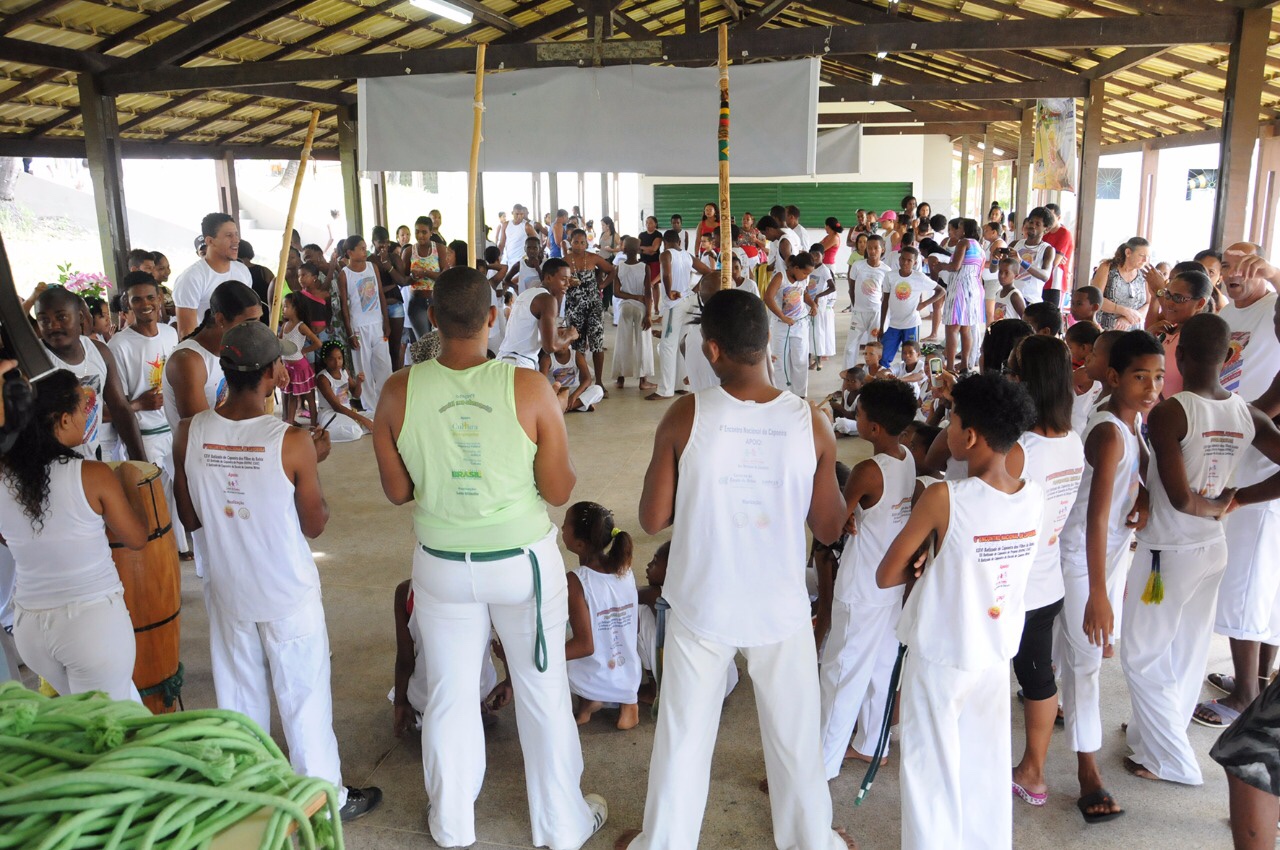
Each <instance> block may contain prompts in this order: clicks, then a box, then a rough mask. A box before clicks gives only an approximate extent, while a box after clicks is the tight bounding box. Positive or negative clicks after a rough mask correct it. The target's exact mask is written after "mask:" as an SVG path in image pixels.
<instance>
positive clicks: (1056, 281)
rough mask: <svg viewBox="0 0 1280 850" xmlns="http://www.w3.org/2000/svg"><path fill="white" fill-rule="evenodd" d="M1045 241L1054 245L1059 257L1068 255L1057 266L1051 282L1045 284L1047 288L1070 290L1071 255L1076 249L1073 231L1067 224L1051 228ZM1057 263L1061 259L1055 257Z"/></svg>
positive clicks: (1045, 236)
mask: <svg viewBox="0 0 1280 850" xmlns="http://www.w3.org/2000/svg"><path fill="white" fill-rule="evenodd" d="M1044 241H1045V242H1048V243H1049V244H1050V245H1052V246H1053V250H1054V251H1057V252H1058V257H1066V258H1067V261H1066V262H1065V263H1063V264H1062V265H1060V266H1056V267H1055V270H1054V273H1053V276H1052V277H1051V278H1050V280H1049V282H1048V283H1046V284H1045V285H1044V288H1045V289H1057V290H1060V291H1062V292H1070V291H1071V289H1072V287H1071V255H1072V254H1074V253H1075V250H1076V240H1075V237H1073V236H1072V235H1071V231H1070V230H1069V229H1068V228H1067V227H1066V226H1065V225H1063V226H1061V227H1059V228H1058V229H1057V230H1051V231H1049V232H1047V233H1045V235H1044ZM1054 262H1055V263H1057V262H1059V260H1057V259H1055V260H1054Z"/></svg>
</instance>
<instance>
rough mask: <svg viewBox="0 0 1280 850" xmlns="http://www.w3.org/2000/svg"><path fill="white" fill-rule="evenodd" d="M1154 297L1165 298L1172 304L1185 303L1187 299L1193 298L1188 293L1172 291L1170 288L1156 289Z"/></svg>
mask: <svg viewBox="0 0 1280 850" xmlns="http://www.w3.org/2000/svg"><path fill="white" fill-rule="evenodd" d="M1156 297H1157V298H1165V299H1167V300H1169V301H1172V302H1173V303H1174V304H1186V303H1187V302H1188V301H1194V300H1195V298H1193V297H1192V296H1190V295H1183V294H1182V293H1180V292H1174V291H1173V290H1172V289H1157V290H1156Z"/></svg>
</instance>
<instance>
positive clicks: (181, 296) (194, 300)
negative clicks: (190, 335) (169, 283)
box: [173, 257, 253, 322]
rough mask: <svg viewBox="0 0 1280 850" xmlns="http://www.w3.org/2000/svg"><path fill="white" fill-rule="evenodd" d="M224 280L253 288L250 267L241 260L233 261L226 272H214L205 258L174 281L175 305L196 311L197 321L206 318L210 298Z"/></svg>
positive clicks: (187, 268)
mask: <svg viewBox="0 0 1280 850" xmlns="http://www.w3.org/2000/svg"><path fill="white" fill-rule="evenodd" d="M224 280H238V281H240V282H241V283H243V284H244V285H245V286H249V287H252V286H253V278H252V277H251V276H250V275H249V267H248V266H246V265H245V264H244V263H242V262H240V261H239V260H232V261H231V266H230V267H229V268H228V269H227V271H225V272H219V271H214V269H213V266H211V265H209V263H208V261H207V260H205V259H204V258H203V257H201V258H200V259H198V260H196V261H195V262H194V263H192V264H191V265H189V266H187V267H186V268H185V269H183V271H182V273H181V274H179V275H178V276H177V277H176V278H175V279H174V281H173V305H174V306H175V307H181V308H186V309H190V310H195V311H196V321H197V322H198V321H200V320H201V319H203V318H204V311H205V310H208V309H209V296H210V295H212V294H213V291H214V290H215V289H217V288H218V284H220V283H222V282H223V281H224Z"/></svg>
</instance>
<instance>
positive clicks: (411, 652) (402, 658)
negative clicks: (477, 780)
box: [387, 579, 512, 738]
mask: <svg viewBox="0 0 1280 850" xmlns="http://www.w3.org/2000/svg"><path fill="white" fill-rule="evenodd" d="M412 584H413V583H412V582H411V581H410V580H409V579H405V580H404V581H402V582H400V584H398V585H396V593H395V623H396V668H395V686H394V687H393V688H392V689H391V693H389V694H387V699H389V700H391V703H392V705H393V706H394V707H395V708H394V710H393V713H392V721H391V731H392V732H393V733H394V734H395V736H396V737H397V738H401V737H404V735H405V734H407V733H408V732H409V730H410V729H411V728H412V729H415V730H420V729H421V728H422V707H423V706H424V705H426V704H427V670H426V662H425V658H424V655H425V654H424V653H421V652H418V623H417V617H416V616H415V615H414V613H413V587H412ZM493 649H494V650H495V651H498V652H501V649H502V647H501V645H500V644H498V642H497V641H496V640H495V641H494V642H493ZM499 657H501V656H499ZM504 660H505V659H504ZM511 696H512V688H511V674H510V673H508V674H507V678H505V679H503V680H502V681H501V682H499V681H498V670H497V668H496V667H494V665H493V656H492V655H491V654H490V652H489V651H488V650H486V651H485V653H484V664H483V666H481V668H480V713H481V715H482V716H483V717H484V725H485V726H486V727H488V726H492V725H493V724H494V722H496V721H497V718H496V717H494V716H493V715H492V713H491V712H494V711H497V710H498V709H500V708H502V707H503V706H505V705H506V704H507V703H509V702H511Z"/></svg>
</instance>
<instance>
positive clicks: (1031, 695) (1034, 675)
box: [1013, 599, 1062, 701]
mask: <svg viewBox="0 0 1280 850" xmlns="http://www.w3.org/2000/svg"><path fill="white" fill-rule="evenodd" d="M1061 611H1062V600H1061V599H1059V600H1058V601H1057V602H1054V603H1052V604H1050V605H1046V606H1044V607H1043V608H1035V609H1033V610H1031V611H1028V612H1027V617H1026V620H1024V621H1023V623H1022V642H1021V643H1020V644H1018V654H1017V655H1015V656H1013V672H1014V674H1015V675H1016V676H1017V677H1018V684H1019V685H1021V686H1022V696H1023V697H1024V698H1025V699H1029V700H1035V701H1039V700H1043V699H1049V698H1050V697H1053V696H1056V695H1057V693H1058V684H1057V683H1056V682H1055V681H1054V680H1053V623H1054V621H1055V620H1057V619H1058V613H1059V612H1061Z"/></svg>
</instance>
